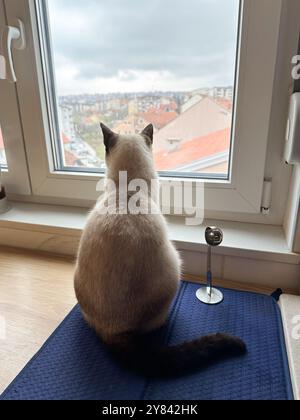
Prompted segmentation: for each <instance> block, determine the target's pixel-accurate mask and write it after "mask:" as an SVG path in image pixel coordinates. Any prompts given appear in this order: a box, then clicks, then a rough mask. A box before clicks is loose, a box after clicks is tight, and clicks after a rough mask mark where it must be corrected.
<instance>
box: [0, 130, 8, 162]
mask: <svg viewBox="0 0 300 420" xmlns="http://www.w3.org/2000/svg"><path fill="white" fill-rule="evenodd" d="M0 166H1V167H6V166H7V162H6V156H5V150H4V141H3V135H2V131H1V127H0Z"/></svg>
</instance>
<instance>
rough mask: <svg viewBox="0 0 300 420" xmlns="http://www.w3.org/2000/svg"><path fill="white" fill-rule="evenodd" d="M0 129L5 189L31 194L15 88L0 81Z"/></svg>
mask: <svg viewBox="0 0 300 420" xmlns="http://www.w3.org/2000/svg"><path fill="white" fill-rule="evenodd" d="M5 25H6V18H5V12H4V3H3V0H0V28H3V27H4V26H5ZM0 127H1V130H2V134H3V141H4V147H5V154H6V160H7V169H2V174H1V176H2V180H3V183H4V185H5V186H6V189H7V190H8V191H10V192H12V193H14V194H25V195H30V194H31V185H30V179H29V174H28V168H27V161H26V154H25V148H24V143H23V133H22V126H21V122H20V114H19V109H18V101H17V93H16V87H15V85H13V84H9V83H7V82H6V81H5V80H2V79H0Z"/></svg>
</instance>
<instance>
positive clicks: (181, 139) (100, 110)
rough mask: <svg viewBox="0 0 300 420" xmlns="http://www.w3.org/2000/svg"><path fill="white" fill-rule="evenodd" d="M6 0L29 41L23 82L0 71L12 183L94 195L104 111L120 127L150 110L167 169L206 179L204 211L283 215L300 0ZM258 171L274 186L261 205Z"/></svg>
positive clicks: (18, 67) (144, 119)
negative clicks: (265, 207) (269, 205)
mask: <svg viewBox="0 0 300 420" xmlns="http://www.w3.org/2000/svg"><path fill="white" fill-rule="evenodd" d="M0 7H2V8H3V9H4V7H5V14H4V12H3V14H2V13H0V32H2V30H3V26H4V25H7V24H8V25H11V26H15V25H16V22H17V19H21V20H22V21H23V22H24V24H25V30H26V38H27V47H26V49H25V50H24V51H15V50H14V51H13V59H14V67H15V71H16V74H17V79H18V81H17V84H16V85H11V84H8V83H7V82H6V81H1V80H0V85H1V86H0V87H1V97H2V98H4V100H0V122H1V126H2V131H3V137H4V144H5V150H6V157H7V164H8V171H7V173H6V175H5V176H6V177H7V183H8V185H10V186H11V189H12V190H14V192H16V191H18V192H19V193H22V194H24V193H25V194H31V195H33V196H34V198H35V199H36V200H38V199H40V197H42V199H43V201H45V200H48V199H49V200H52V199H55V200H56V202H59V203H62V204H64V203H75V202H76V203H78V204H83V205H85V204H86V203H87V202H89V203H90V202H91V201H93V200H95V198H97V194H98V193H97V191H96V184H97V181H98V180H99V177H101V176H103V172H104V169H105V168H104V162H103V149H102V146H101V133H100V129H99V128H98V127H99V125H98V124H99V121H103V122H104V123H105V122H106V123H107V125H109V126H111V128H113V129H115V130H116V131H118V132H123V133H132V132H134V131H136V130H140V128H141V127H143V126H144V125H145V124H146V123H148V122H153V124H154V125H155V129H156V133H155V146H154V154H155V161H156V166H157V169H159V170H160V171H161V182H162V183H165V182H168V180H169V179H171V180H172V181H175V182H181V181H184V182H187V183H189V185H190V186H191V188H192V189H193V188H195V187H196V185H197V183H198V182H205V210H206V217H224V218H234V219H235V220H236V218H237V217H238V218H241V219H243V220H245V219H247V220H251V221H258V222H263V223H273V224H281V223H282V219H283V213H284V208H283V206H282V205H281V204H280V198H279V197H280V196H281V197H283V196H285V194H286V193H285V191H286V190H287V183H288V176H289V172H288V171H287V169H286V167H285V165H284V162H282V159H281V153H282V147H283V144H284V134H281V132H283V133H284V132H285V127H284V126H285V117H284V115H285V113H286V109H287V104H288V99H289V91H288V87H289V85H290V82H291V75H290V68H289V66H288V65H287V63H289V62H290V60H291V57H292V55H293V54H295V53H296V51H297V43H298V37H299V25H298V24H297V23H296V22H295V19H293V17H294V16H298V15H299V13H300V10H299V9H300V5H299V2H297V1H285V0H283V1H282V0H244V1H238V0H212V1H207V0H197V1H196V0H187V1H186V2H184V1H182V0H173V1H171V0H170V1H169V0H166V1H163V2H162V1H158V0H153V1H152V2H147V1H146V0H139V1H136V0H114V1H109V2H108V1H104V0H101V1H100V0H99V1H95V0H93V1H92V0H86V1H84V2H83V1H79V0H76V1H75V0H73V1H70V0H51V1H46V0H0ZM4 16H6V21H4ZM87 22H88V23H87ZM140 22H142V25H140ZM148 22H149V23H148ZM124 23H126V25H125V26H124ZM286 39H289V40H290V41H289V43H288V47H287V45H286V44H285V40H286ZM121 53H122V54H123V55H121ZM124 63H125V64H124ZM166 69H167V70H166ZM174 75H175V76H174ZM279 79H280V83H279ZM280 89H281V90H280ZM273 97H274V98H275V97H276V100H273ZM4 103H5V104H6V106H5V105H4ZM7 104H8V105H9V106H7ZM9 109H10V111H9ZM278 116H280V118H278ZM15 122H16V124H15ZM12 126H13V128H14V131H15V132H14V133H12V131H11V127H12ZM275 126H276V127H277V129H276V130H275V128H274V127H275ZM272 142H276V147H272V146H273V143H272ZM16 168H18V170H17V171H16ZM17 174H18V175H17ZM282 175H283V176H282ZM266 176H267V177H269V178H272V182H273V188H274V190H276V191H277V192H278V197H274V208H273V209H272V212H271V215H270V216H268V217H267V218H266V217H265V216H262V215H260V210H261V197H262V191H263V183H264V178H265V177H266ZM9 177H11V178H10V179H11V181H9ZM283 180H284V182H283ZM286 181H287V182H286ZM24 182H25V184H26V185H25V186H24ZM282 194H283V195H282ZM281 201H282V200H281ZM237 215H238V216H237Z"/></svg>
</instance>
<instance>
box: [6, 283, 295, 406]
mask: <svg viewBox="0 0 300 420" xmlns="http://www.w3.org/2000/svg"><path fill="white" fill-rule="evenodd" d="M198 287H199V286H198V285H195V284H191V283H186V282H183V283H182V284H181V287H180V290H179V292H178V294H177V297H176V299H175V301H174V303H173V307H172V310H171V313H170V316H169V321H168V323H167V325H166V327H164V328H163V329H162V330H161V331H160V332H159V336H160V339H161V340H164V341H165V342H168V343H170V344H175V343H180V342H182V341H185V340H189V339H192V338H195V337H197V336H200V335H203V334H208V333H214V332H220V331H221V332H227V333H230V334H234V335H237V336H239V337H241V338H243V339H244V340H245V342H246V343H247V346H248V350H249V353H248V354H247V355H246V356H244V357H241V358H237V359H230V360H226V361H222V362H220V363H218V364H216V365H214V366H210V367H208V368H206V369H204V370H202V371H200V372H196V373H194V374H191V375H188V376H185V377H181V378H178V379H166V380H147V378H143V377H139V376H135V375H134V374H133V373H130V372H127V371H124V370H122V368H121V367H120V366H117V365H116V364H115V363H114V362H113V360H112V359H111V358H110V355H109V354H108V352H107V351H106V349H105V348H104V346H103V345H102V344H101V342H100V340H99V339H98V338H97V336H96V335H95V334H94V332H93V331H92V330H91V329H90V328H89V327H88V326H87V325H86V323H85V322H84V320H83V318H82V316H81V313H80V310H79V307H78V306H76V307H75V308H74V309H73V310H72V311H71V313H70V314H69V315H68V316H67V318H66V319H65V320H64V321H63V322H62V324H61V325H60V326H59V327H58V329H57V330H56V331H55V332H54V333H53V335H52V336H51V337H50V338H49V340H48V341H47V342H46V344H45V345H44V346H43V347H42V349H41V350H40V351H39V352H38V353H37V355H36V356H35V357H34V358H33V359H32V360H31V361H30V362H29V364H28V365H27V366H26V367H25V368H24V370H23V371H22V372H21V373H20V374H19V376H18V377H17V378H16V379H15V380H14V382H13V383H12V384H11V385H10V386H9V387H8V389H7V390H6V391H5V392H4V393H3V395H2V396H1V399H4V400H17V399H23V400H28V399H33V400H38V399H39V400H40V399H45V400H52V399H56V400H60V399H67V400H74V399H77V400H78V399H83V400H127V399H129V400H130V399H133V400H289V399H292V398H293V396H292V390H291V384H290V377H289V371H288V365H287V358H286V351H285V344H284V340H283V333H282V325H281V318H280V314H279V309H278V307H277V303H276V302H275V300H274V299H272V298H271V297H267V296H263V295H259V294H254V293H245V292H237V291H233V290H224V295H225V300H224V302H223V303H222V304H220V305H218V306H214V307H210V306H206V305H203V304H201V303H200V302H199V301H198V300H197V299H196V297H195V293H196V290H197V288H198ZM156 338H157V337H156Z"/></svg>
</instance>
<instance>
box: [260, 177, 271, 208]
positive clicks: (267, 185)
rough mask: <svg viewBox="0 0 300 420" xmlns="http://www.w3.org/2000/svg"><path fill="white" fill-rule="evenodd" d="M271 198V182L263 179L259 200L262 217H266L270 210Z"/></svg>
mask: <svg viewBox="0 0 300 420" xmlns="http://www.w3.org/2000/svg"><path fill="white" fill-rule="evenodd" d="M271 198H272V180H271V179H265V180H264V187H263V193H262V200H261V212H262V214H264V215H268V214H269V213H270V209H271Z"/></svg>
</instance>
